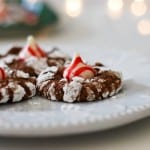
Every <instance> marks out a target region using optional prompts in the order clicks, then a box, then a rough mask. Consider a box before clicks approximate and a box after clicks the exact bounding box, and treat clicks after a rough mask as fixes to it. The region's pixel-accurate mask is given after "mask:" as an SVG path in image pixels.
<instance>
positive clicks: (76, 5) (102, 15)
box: [0, 0, 150, 55]
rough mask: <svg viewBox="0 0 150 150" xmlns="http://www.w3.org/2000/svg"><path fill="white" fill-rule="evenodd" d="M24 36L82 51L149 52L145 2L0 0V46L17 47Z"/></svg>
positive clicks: (149, 17)
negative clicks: (30, 35)
mask: <svg viewBox="0 0 150 150" xmlns="http://www.w3.org/2000/svg"><path fill="white" fill-rule="evenodd" d="M29 34H33V35H35V36H36V38H37V39H40V40H43V41H44V44H43V45H58V46H59V45H60V46H61V45H67V46H68V47H69V48H71V47H74V49H78V48H79V47H80V48H83V49H86V50H85V52H84V53H86V51H87V50H89V49H90V50H91V51H94V49H97V50H98V49H99V50H112V49H117V50H126V51H131V50H132V51H138V52H142V53H145V54H147V55H150V52H149V51H150V0H0V44H1V45H6V44H7V45H12V44H17V45H21V44H23V43H24V42H25V40H26V36H27V35H29ZM41 43H42V42H41Z"/></svg>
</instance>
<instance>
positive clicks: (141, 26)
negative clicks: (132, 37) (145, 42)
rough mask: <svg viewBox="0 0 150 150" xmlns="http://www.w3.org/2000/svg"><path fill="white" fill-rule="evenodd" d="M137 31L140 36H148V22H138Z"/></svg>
mask: <svg viewBox="0 0 150 150" xmlns="http://www.w3.org/2000/svg"><path fill="white" fill-rule="evenodd" d="M137 29H138V32H139V33H140V34H141V35H150V20H148V19H144V20H140V21H139V22H138V24H137Z"/></svg>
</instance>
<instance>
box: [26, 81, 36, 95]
mask: <svg viewBox="0 0 150 150" xmlns="http://www.w3.org/2000/svg"><path fill="white" fill-rule="evenodd" d="M26 85H27V86H28V88H29V89H30V91H31V95H30V97H32V96H34V95H35V94H36V87H35V85H34V84H33V83H31V82H27V83H26Z"/></svg>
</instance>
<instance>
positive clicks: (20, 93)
mask: <svg viewBox="0 0 150 150" xmlns="http://www.w3.org/2000/svg"><path fill="white" fill-rule="evenodd" d="M8 87H9V88H13V89H14V91H13V93H14V95H13V102H18V101H20V100H22V98H23V97H24V95H25V94H26V93H25V90H24V88H23V87H22V86H21V85H18V84H14V83H12V82H10V83H9V84H8Z"/></svg>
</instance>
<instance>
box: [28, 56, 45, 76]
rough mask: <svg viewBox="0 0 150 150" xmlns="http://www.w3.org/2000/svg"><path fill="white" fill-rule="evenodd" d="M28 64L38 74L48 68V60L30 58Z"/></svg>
mask: <svg viewBox="0 0 150 150" xmlns="http://www.w3.org/2000/svg"><path fill="white" fill-rule="evenodd" d="M26 64H27V66H30V67H32V68H34V69H35V72H36V73H37V74H39V73H41V72H42V71H43V70H44V69H46V68H47V67H48V64H47V60H46V58H37V57H30V58H28V59H26Z"/></svg>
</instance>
